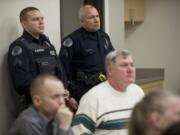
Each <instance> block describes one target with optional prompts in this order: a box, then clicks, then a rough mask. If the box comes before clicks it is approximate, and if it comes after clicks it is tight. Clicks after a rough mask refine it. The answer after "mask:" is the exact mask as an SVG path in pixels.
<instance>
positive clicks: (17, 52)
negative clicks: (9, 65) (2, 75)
mask: <svg viewBox="0 0 180 135" xmlns="http://www.w3.org/2000/svg"><path fill="white" fill-rule="evenodd" d="M21 53H22V48H21V47H20V46H15V47H14V48H13V49H12V52H11V55H12V56H18V55H20V54H21Z"/></svg>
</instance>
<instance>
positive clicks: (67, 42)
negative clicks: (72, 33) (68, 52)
mask: <svg viewBox="0 0 180 135" xmlns="http://www.w3.org/2000/svg"><path fill="white" fill-rule="evenodd" d="M72 44H73V40H72V39H71V38H67V39H66V40H64V42H63V46H64V47H71V46H72Z"/></svg>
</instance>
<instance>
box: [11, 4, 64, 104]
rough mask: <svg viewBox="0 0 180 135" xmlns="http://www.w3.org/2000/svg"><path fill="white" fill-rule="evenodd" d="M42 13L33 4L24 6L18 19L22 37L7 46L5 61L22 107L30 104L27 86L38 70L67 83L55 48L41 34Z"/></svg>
mask: <svg viewBox="0 0 180 135" xmlns="http://www.w3.org/2000/svg"><path fill="white" fill-rule="evenodd" d="M43 19H44V18H43V15H42V13H41V12H40V11H39V9H37V8H35V7H27V8H24V9H23V10H22V11H21V13H20V22H21V25H22V27H23V29H24V31H23V34H22V36H21V37H19V38H18V39H16V40H15V41H14V42H13V43H12V44H11V45H10V47H9V52H8V63H9V69H10V73H11V76H12V80H13V82H14V85H15V90H16V91H17V93H18V94H19V95H22V97H24V98H23V105H25V107H26V106H27V105H28V104H30V103H31V99H30V95H29V86H30V83H31V81H32V79H33V78H34V77H36V76H37V75H38V74H40V73H44V72H46V73H51V74H54V75H56V76H57V77H58V78H59V79H61V80H62V81H63V82H64V84H65V85H66V76H65V74H64V72H63V67H62V66H61V63H60V61H59V59H58V57H57V54H56V51H55V48H54V47H53V45H52V44H51V43H50V41H49V39H48V38H47V37H46V36H45V35H44V34H43V32H44V22H43Z"/></svg>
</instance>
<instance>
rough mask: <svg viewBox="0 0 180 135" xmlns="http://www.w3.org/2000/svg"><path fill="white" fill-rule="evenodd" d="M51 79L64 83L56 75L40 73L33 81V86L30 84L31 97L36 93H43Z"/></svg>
mask: <svg viewBox="0 0 180 135" xmlns="http://www.w3.org/2000/svg"><path fill="white" fill-rule="evenodd" d="M50 81H54V82H57V83H61V85H63V84H62V82H61V81H60V80H59V79H58V78H57V77H55V76H54V75H51V74H40V75H39V76H37V77H36V78H35V79H34V80H33V81H32V83H31V86H30V94H31V98H32V97H33V96H34V95H39V94H41V93H42V92H43V90H44V89H45V87H47V85H48V82H50Z"/></svg>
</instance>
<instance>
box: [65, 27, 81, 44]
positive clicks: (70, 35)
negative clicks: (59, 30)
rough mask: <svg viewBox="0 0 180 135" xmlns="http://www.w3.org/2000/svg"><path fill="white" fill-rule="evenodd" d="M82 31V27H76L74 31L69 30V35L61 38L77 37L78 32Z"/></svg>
mask: <svg viewBox="0 0 180 135" xmlns="http://www.w3.org/2000/svg"><path fill="white" fill-rule="evenodd" d="M81 33H82V29H81V28H79V29H76V30H75V31H73V32H71V33H70V34H69V35H67V36H66V37H64V38H63V41H64V40H66V39H68V38H72V39H75V38H77V37H78V36H79V35H80V34H81Z"/></svg>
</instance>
